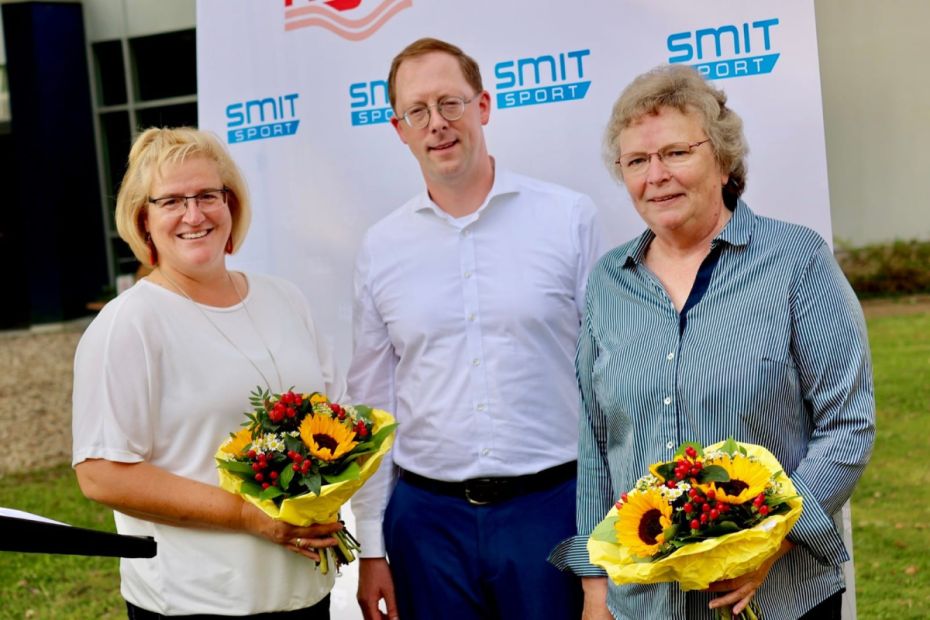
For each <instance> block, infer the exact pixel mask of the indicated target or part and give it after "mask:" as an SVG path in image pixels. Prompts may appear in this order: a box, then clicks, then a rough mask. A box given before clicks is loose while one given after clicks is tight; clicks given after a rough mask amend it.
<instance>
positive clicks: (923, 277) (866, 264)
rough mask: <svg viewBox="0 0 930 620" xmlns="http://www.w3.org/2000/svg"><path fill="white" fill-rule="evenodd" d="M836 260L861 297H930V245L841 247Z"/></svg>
mask: <svg viewBox="0 0 930 620" xmlns="http://www.w3.org/2000/svg"><path fill="white" fill-rule="evenodd" d="M836 259H837V261H838V262H839V264H840V267H841V268H842V269H843V273H845V274H846V277H847V278H848V279H849V283H850V284H852V287H853V290H855V291H856V294H857V295H858V296H859V297H887V296H897V295H917V294H926V293H930V241H917V240H911V241H894V242H892V243H882V244H875V245H867V246H863V247H861V248H850V247H845V246H843V245H840V244H838V247H837V248H836Z"/></svg>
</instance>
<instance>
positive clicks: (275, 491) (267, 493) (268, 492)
mask: <svg viewBox="0 0 930 620" xmlns="http://www.w3.org/2000/svg"><path fill="white" fill-rule="evenodd" d="M279 495H284V491H282V490H281V489H279V488H278V487H268V488H267V489H265V490H264V491H262V492H261V494H260V495H259V496H258V499H263V500H264V499H273V498H275V497H277V496H279Z"/></svg>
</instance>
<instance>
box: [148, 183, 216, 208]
mask: <svg viewBox="0 0 930 620" xmlns="http://www.w3.org/2000/svg"><path fill="white" fill-rule="evenodd" d="M227 192H229V188H228V187H222V188H220V189H203V190H200V191H199V192H197V193H196V194H191V195H190V196H183V195H180V194H178V195H175V194H172V195H169V196H159V197H158V198H152V197H151V196H149V202H150V203H151V204H153V205H155V206H156V207H158V208H159V209H160V210H161V211H162V212H164V213H167V214H169V215H177V214H180V213H184V212H186V211H187V205H188V202H187V201H188V200H193V201H194V204H196V205H197V206H198V207H200V210H201V211H203V212H204V213H210V212H211V211H216V210H217V209H219V208H220V207H222V206H224V205H225V204H226V194H227Z"/></svg>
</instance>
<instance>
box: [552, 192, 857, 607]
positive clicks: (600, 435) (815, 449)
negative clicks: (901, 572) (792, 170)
mask: <svg viewBox="0 0 930 620" xmlns="http://www.w3.org/2000/svg"><path fill="white" fill-rule="evenodd" d="M654 237H655V236H654V235H653V233H652V232H651V231H649V230H647V231H646V232H644V233H643V234H642V235H641V236H640V237H638V238H637V239H633V240H632V241H629V242H627V243H626V244H624V245H621V246H620V247H617V248H615V249H614V250H612V251H610V252H608V253H607V254H606V255H605V256H604V257H603V258H602V259H601V260H600V261H599V262H598V264H597V265H596V266H595V268H594V270H593V272H592V273H591V277H590V279H589V281H588V288H587V295H586V307H585V317H584V323H583V326H582V330H581V337H580V341H579V344H578V352H577V358H576V369H577V373H578V382H579V386H580V388H581V395H582V415H581V419H580V443H579V470H578V474H579V475H578V532H579V535H578V536H577V537H576V538H574V539H571V540H569V541H566V542H565V543H563V544H562V545H560V546H559V547H558V548H557V549H556V550H555V551H554V552H553V554H552V557H551V560H552V562H553V563H554V564H556V565H557V566H559V567H560V568H570V569H571V570H573V571H574V572H576V573H577V574H579V575H588V576H594V575H603V574H604V573H603V571H601V570H600V569H599V568H597V567H595V566H592V565H590V564H589V563H588V559H587V551H586V550H585V543H586V541H587V535H588V534H589V533H590V532H591V530H592V529H593V528H594V526H595V525H596V524H597V523H598V522H599V521H600V520H601V519H602V518H603V517H604V515H605V514H606V513H607V511H608V510H609V509H610V508H611V506H613V503H614V502H615V501H616V499H617V498H618V497H619V495H620V493H622V492H624V491H626V490H628V489H630V488H632V486H633V485H634V483H635V482H636V480H637V479H638V478H639V477H640V476H642V475H643V474H645V473H646V472H647V471H648V467H649V465H650V464H652V463H654V462H657V461H662V460H668V459H670V458H671V457H672V456H673V454H674V452H675V449H676V448H677V447H678V446H679V445H680V444H681V443H682V442H684V441H698V442H701V443H702V444H703V445H708V444H711V443H715V442H717V441H720V440H723V439H726V438H727V437H730V436H732V437H733V438H735V439H736V440H737V441H742V442H746V443H754V444H759V445H762V446H765V447H766V448H768V449H769V450H770V451H771V452H772V453H773V454H774V455H775V456H776V457H777V458H778V459H779V461H780V462H781V464H782V465H783V466H784V468H785V471H786V472H787V473H788V474H789V475H790V476H791V478H792V480H793V481H794V484H795V486H796V487H797V489H798V491H799V492H800V493H801V494H802V495H803V497H804V511H803V514H802V516H801V518H800V519H799V521H798V522H797V524H796V525H795V527H794V529H793V531H792V532H791V534H790V535H789V539H790V540H791V541H792V542H794V543H795V544H796V545H797V546H796V547H795V548H794V549H792V550H791V551H790V552H789V553H788V554H786V555H785V556H784V557H782V558H781V559H780V560H779V561H778V562H777V563H776V564H775V566H774V567H773V568H772V570H771V572H770V573H769V576H768V579H767V580H766V582H765V583H764V584H763V586H762V587H761V588H760V589H759V591H758V592H757V594H756V600H757V602H758V603H759V604H760V605H761V607H762V610H763V612H764V613H765V614H766V616H765V617H766V618H771V619H775V618H797V617H799V616H801V615H803V613H804V612H805V611H807V610H808V609H810V608H811V607H814V606H815V605H816V604H817V603H819V602H820V601H822V600H824V599H826V598H827V597H829V596H830V595H832V594H834V593H835V592H838V591H840V590H841V589H842V588H843V587H844V583H843V576H842V570H841V566H840V564H841V563H842V562H844V561H846V560H848V558H849V556H848V554H847V551H846V549H845V547H844V545H843V541H842V537H841V535H840V534H839V533H838V532H837V530H836V527H835V525H834V521H833V518H832V515H833V514H835V513H836V512H837V511H839V509H840V508H841V506H842V505H843V503H844V502H845V501H846V500H847V499H848V498H849V496H850V494H851V493H852V490H853V487H854V486H855V484H856V482H857V480H858V479H859V476H860V475H861V473H862V470H863V468H864V467H865V464H866V463H867V462H868V459H869V455H870V454H871V450H872V442H873V439H874V434H875V404H874V394H873V388H872V370H871V361H870V356H869V349H868V340H867V336H866V331H865V322H864V320H863V316H862V310H861V307H860V306H859V302H858V301H857V299H856V297H855V294H854V293H853V291H852V289H851V288H850V286H849V284H848V282H847V281H846V279H845V277H844V276H843V274H842V272H841V271H840V269H839V266H838V265H837V264H836V261H835V260H834V258H833V255H832V253H831V251H830V248H829V247H828V246H827V244H826V243H825V242H824V241H823V239H822V238H821V237H820V236H818V235H817V234H816V233H815V232H813V231H811V230H810V229H808V228H805V227H803V226H798V225H795V224H789V223H786V222H781V221H778V220H773V219H770V218H766V217H761V216H756V215H754V214H753V213H752V211H751V210H750V209H749V207H747V206H746V205H745V203H743V202H742V201H740V202H739V203H738V205H737V207H736V209H735V210H734V213H733V217H732V218H731V219H730V221H729V222H728V224H727V225H726V227H725V228H724V229H723V230H722V231H721V232H720V234H719V235H717V237H716V238H715V239H714V241H713V242H712V246H711V251H710V252H709V254H708V256H707V257H706V258H705V260H704V263H703V264H702V265H701V267H700V269H699V271H698V275H697V277H696V279H695V283H694V286H693V288H692V291H691V294H690V296H689V298H688V300H687V302H686V303H685V306H684V307H683V309H682V311H681V312H680V313H679V312H678V311H677V310H676V308H675V306H674V305H673V303H672V301H671V300H670V299H669V297H668V295H667V294H666V293H665V290H664V288H663V287H662V285H661V283H660V282H659V280H658V278H656V276H655V275H654V274H652V273H651V272H650V271H649V269H648V268H647V267H646V266H645V262H644V260H645V256H646V251H647V250H648V247H649V244H650V243H651V241H652V240H653V239H654ZM710 599H711V595H710V594H709V593H703V592H688V593H685V592H682V591H681V590H680V589H679V588H678V586H677V585H676V584H661V585H645V586H642V585H634V586H621V587H617V586H614V585H613V584H611V587H610V589H609V592H608V604H609V606H610V609H611V611H612V612H613V613H614V615H615V616H616V617H618V618H703V617H711V614H710V612H709V611H708V608H707V603H708V602H709V601H710Z"/></svg>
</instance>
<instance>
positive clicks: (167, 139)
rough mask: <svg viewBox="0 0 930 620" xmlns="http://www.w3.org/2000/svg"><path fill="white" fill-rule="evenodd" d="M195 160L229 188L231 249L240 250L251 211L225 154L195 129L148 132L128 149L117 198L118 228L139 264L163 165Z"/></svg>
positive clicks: (146, 256)
mask: <svg viewBox="0 0 930 620" xmlns="http://www.w3.org/2000/svg"><path fill="white" fill-rule="evenodd" d="M193 157H204V158H206V159H208V160H210V161H212V162H213V163H215V164H216V168H217V172H219V175H220V180H221V182H222V183H223V186H224V187H226V188H228V189H229V193H228V198H227V200H228V204H229V212H230V215H231V217H232V233H231V234H230V237H231V238H232V244H233V251H236V250H238V249H239V247H240V246H241V245H242V242H243V240H244V239H245V234H246V232H248V230H249V222H250V221H251V219H252V210H251V207H250V205H249V193H248V190H247V188H246V185H245V179H244V178H243V176H242V172H240V170H239V167H238V166H236V162H234V161H233V159H232V156H231V155H230V154H229V151H227V150H226V148H225V147H224V146H223V145H222V143H221V142H220V141H219V139H217V137H216V136H214V135H213V134H211V133H209V132H206V131H200V130H199V129H194V128H193V127H175V128H168V127H166V128H157V127H155V128H152V129H146V130H145V131H143V132H142V133H141V134H140V135H139V136H138V137H137V138H136V141H135V142H134V143H133V145H132V149H131V150H130V151H129V163H128V166H127V168H126V174H125V175H124V176H123V182H122V184H121V185H120V188H119V195H118V196H117V198H116V230H117V231H118V232H119V236H120V238H121V239H122V240H123V241H125V242H126V243H128V244H129V247H130V248H131V249H132V253H133V254H135V255H136V258H138V259H139V261H140V262H141V263H142V264H148V263H149V260H150V257H149V246H148V234H147V233H146V230H145V216H146V213H147V209H148V205H149V196H150V192H151V190H152V184H153V183H154V181H155V178H156V176H157V175H158V174H159V173H160V171H161V170H162V169H163V168H164V167H165V166H167V165H174V164H179V163H182V162H184V161H187V160H188V159H191V158H193Z"/></svg>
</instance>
